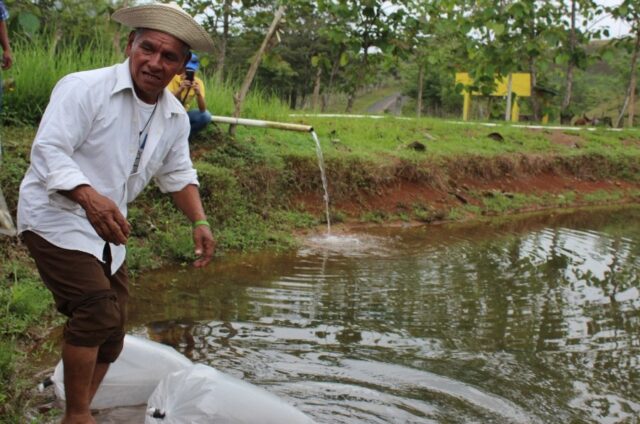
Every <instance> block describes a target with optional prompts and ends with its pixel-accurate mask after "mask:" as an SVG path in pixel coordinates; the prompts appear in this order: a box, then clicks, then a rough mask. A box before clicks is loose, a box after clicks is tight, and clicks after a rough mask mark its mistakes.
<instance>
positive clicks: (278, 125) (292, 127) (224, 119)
mask: <svg viewBox="0 0 640 424" xmlns="http://www.w3.org/2000/svg"><path fill="white" fill-rule="evenodd" d="M211 122H217V123H220V124H232V125H246V126H248V127H260V128H273V129H278V130H287V131H298V132H311V131H313V127H312V126H310V125H301V124H289V123H286V122H273V121H263V120H260V119H244V118H232V117H230V116H212V117H211Z"/></svg>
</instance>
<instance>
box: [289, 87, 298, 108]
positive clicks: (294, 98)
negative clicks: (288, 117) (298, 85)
mask: <svg viewBox="0 0 640 424" xmlns="http://www.w3.org/2000/svg"><path fill="white" fill-rule="evenodd" d="M297 104H298V91H297V90H296V89H295V88H292V89H291V94H290V95H289V108H290V109H292V110H296V106H297Z"/></svg>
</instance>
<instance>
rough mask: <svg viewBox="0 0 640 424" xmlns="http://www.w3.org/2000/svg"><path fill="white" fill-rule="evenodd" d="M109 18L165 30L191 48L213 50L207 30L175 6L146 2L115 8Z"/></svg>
mask: <svg viewBox="0 0 640 424" xmlns="http://www.w3.org/2000/svg"><path fill="white" fill-rule="evenodd" d="M111 19H113V20H114V21H116V22H119V23H121V24H123V25H126V26H128V27H131V28H149V29H154V30H157V31H162V32H166V33H167V34H169V35H172V36H174V37H176V38H177V39H178V40H181V41H182V42H184V43H185V44H187V45H188V46H189V47H190V48H191V49H192V50H199V51H205V52H209V53H213V52H214V44H213V41H212V40H211V37H209V34H207V31H205V30H204V28H202V26H200V24H198V23H197V22H196V21H195V19H193V18H192V17H191V16H190V15H189V14H188V13H186V12H185V11H183V10H182V9H180V8H178V7H177V6H172V5H167V4H159V3H158V4H147V5H141V6H133V7H127V8H124V9H120V10H117V11H115V12H114V13H113V15H111Z"/></svg>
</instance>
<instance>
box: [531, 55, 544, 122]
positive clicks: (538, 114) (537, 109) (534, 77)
mask: <svg viewBox="0 0 640 424" xmlns="http://www.w3.org/2000/svg"><path fill="white" fill-rule="evenodd" d="M529 74H530V75H531V112H532V113H533V120H534V121H535V122H540V121H541V120H542V107H541V106H540V98H539V97H538V92H537V91H536V85H538V69H537V68H536V61H535V59H534V58H531V59H530V62H529Z"/></svg>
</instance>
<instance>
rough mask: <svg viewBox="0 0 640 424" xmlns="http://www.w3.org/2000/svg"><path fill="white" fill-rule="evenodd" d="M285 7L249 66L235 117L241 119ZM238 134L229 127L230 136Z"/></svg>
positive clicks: (234, 100) (280, 10)
mask: <svg viewBox="0 0 640 424" xmlns="http://www.w3.org/2000/svg"><path fill="white" fill-rule="evenodd" d="M284 11H285V7H284V6H280V7H279V8H278V10H277V11H276V14H275V15H274V17H273V21H272V22H271V26H269V30H268V31H267V35H266V36H265V37H264V40H263V41H262V45H261V46H260V48H259V49H258V51H257V52H256V55H255V56H254V58H253V61H252V62H251V66H249V70H248V71H247V75H246V76H245V77H244V81H243V82H242V86H241V87H240V91H238V92H237V93H235V94H234V95H233V103H234V105H235V109H234V111H233V117H234V118H239V117H240V112H241V110H242V103H243V102H244V98H245V97H246V96H247V92H248V91H249V87H251V83H252V82H253V77H255V75H256V72H257V71H258V66H260V62H261V61H262V56H264V53H265V52H266V51H267V47H268V46H269V41H270V40H271V38H272V37H273V35H274V34H275V33H276V30H277V29H278V23H280V20H281V19H282V17H283V16H284ZM235 134H236V126H235V125H230V126H229V135H231V136H235Z"/></svg>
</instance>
